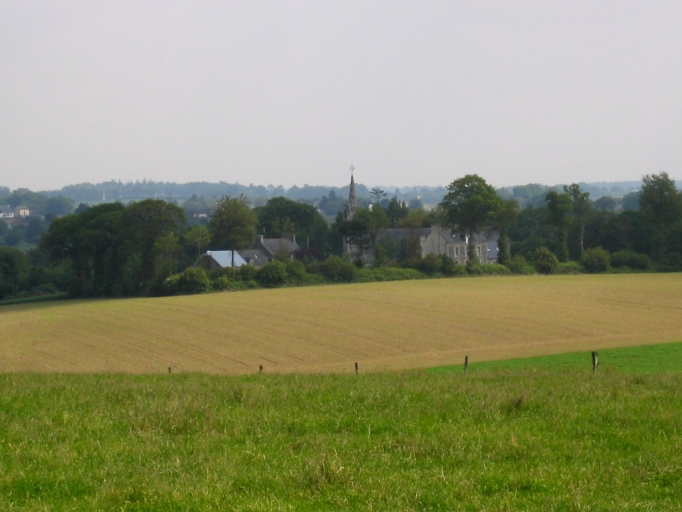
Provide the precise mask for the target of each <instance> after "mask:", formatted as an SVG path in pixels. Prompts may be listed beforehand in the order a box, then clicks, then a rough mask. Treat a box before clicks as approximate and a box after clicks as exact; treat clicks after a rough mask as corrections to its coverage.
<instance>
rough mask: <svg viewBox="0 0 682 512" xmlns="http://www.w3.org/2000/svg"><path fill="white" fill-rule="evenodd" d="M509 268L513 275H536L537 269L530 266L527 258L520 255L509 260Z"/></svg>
mask: <svg viewBox="0 0 682 512" xmlns="http://www.w3.org/2000/svg"><path fill="white" fill-rule="evenodd" d="M507 268H509V270H510V271H511V273H512V274H529V273H530V274H532V273H535V269H534V268H533V267H532V266H531V265H529V264H528V262H527V261H526V258H524V257H523V256H521V255H520V254H516V255H515V256H514V257H513V258H512V259H510V260H509V262H508V263H507Z"/></svg>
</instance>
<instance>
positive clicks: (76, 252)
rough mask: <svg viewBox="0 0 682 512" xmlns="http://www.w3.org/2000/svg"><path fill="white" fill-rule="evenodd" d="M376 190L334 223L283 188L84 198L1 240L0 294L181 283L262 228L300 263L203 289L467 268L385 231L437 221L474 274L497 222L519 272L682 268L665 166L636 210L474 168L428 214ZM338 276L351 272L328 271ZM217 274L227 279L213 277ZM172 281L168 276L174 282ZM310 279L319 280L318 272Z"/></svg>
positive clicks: (676, 206)
mask: <svg viewBox="0 0 682 512" xmlns="http://www.w3.org/2000/svg"><path fill="white" fill-rule="evenodd" d="M369 193H370V199H369V200H368V201H367V202H366V203H365V207H361V208H359V210H358V211H357V213H356V215H355V216H354V218H353V219H352V220H350V221H349V220H346V219H345V217H344V215H343V212H338V213H337V216H336V218H335V220H334V221H333V222H332V223H331V224H330V223H329V222H327V220H326V219H325V217H324V216H323V215H322V214H321V213H320V211H319V210H318V208H316V207H315V206H312V205H310V204H306V203H304V202H297V201H293V200H291V199H288V198H285V197H274V198H272V199H269V200H268V201H267V202H266V203H265V204H264V205H261V206H256V207H253V205H252V204H251V203H250V200H249V199H248V198H246V197H245V196H243V195H240V196H224V197H222V198H221V199H219V200H218V201H216V202H215V203H214V204H213V205H207V207H208V206H212V208H211V216H210V220H208V218H195V217H193V216H188V215H187V211H186V210H183V208H180V207H179V206H178V205H176V204H174V203H172V202H168V201H165V200H161V199H145V200H143V201H139V202H134V203H131V204H129V205H127V206H124V205H123V204H121V203H103V204H100V205H97V206H92V207H87V206H86V205H80V206H79V207H78V208H77V209H76V210H75V211H74V213H68V214H66V215H62V216H58V217H57V216H55V217H54V218H52V219H50V222H49V226H48V227H46V229H45V231H44V232H42V233H41V234H40V236H39V245H38V247H37V248H36V249H33V250H30V251H28V252H25V253H24V252H21V251H19V250H18V249H15V248H7V247H4V248H0V299H2V298H7V297H15V296H21V295H31V294H35V295H39V294H49V293H55V292H58V291H68V292H69V294H70V295H71V296H90V297H96V296H139V295H162V294H167V293H171V292H174V290H175V291H177V289H178V288H177V286H180V285H181V284H182V282H183V281H182V280H181V279H180V277H178V276H182V274H184V271H185V269H187V268H190V267H192V266H193V264H194V263H195V262H196V261H197V260H198V258H199V256H200V255H201V253H202V252H204V251H205V250H206V249H213V250H221V249H228V250H240V249H244V248H246V247H248V246H249V245H250V244H251V243H253V241H254V238H255V236H256V234H263V235H264V236H265V237H268V238H281V237H286V236H289V235H295V236H296V239H297V241H298V243H299V245H300V246H301V249H300V250H299V251H298V252H297V253H296V254H295V258H296V260H297V261H298V263H299V264H300V265H298V266H294V267H291V263H292V262H291V261H290V258H289V255H285V256H283V257H282V258H280V259H281V261H279V262H275V263H278V265H274V264H273V266H272V267H271V268H268V269H266V270H265V271H263V272H262V273H261V274H260V277H259V278H258V279H256V273H255V272H256V270H255V269H251V270H243V275H242V273H238V272H237V271H235V270H233V269H228V270H226V271H225V272H223V275H222V276H219V275H213V276H208V281H206V282H207V283H209V284H207V285H206V286H204V285H201V286H202V287H203V289H206V287H210V286H212V285H211V284H210V282H211V280H212V281H213V282H214V283H216V284H215V287H217V288H219V289H220V288H229V287H228V286H227V282H228V281H230V280H232V281H234V282H242V283H255V282H260V284H262V285H276V284H281V283H284V282H285V281H287V279H289V281H290V282H291V283H296V282H303V281H305V279H308V278H307V277H306V278H305V279H304V276H305V275H319V276H321V277H320V278H321V279H325V280H327V281H330V282H334V281H338V280H348V279H347V278H348V276H349V275H351V278H350V279H351V280H352V279H355V278H358V279H364V280H371V279H373V278H374V277H377V276H379V277H377V278H378V279H384V278H387V277H386V276H389V275H392V276H394V277H396V278H397V277H399V271H398V270H391V271H388V270H386V271H381V272H383V274H382V273H381V272H378V273H375V274H371V275H370V273H368V271H365V272H364V274H363V273H362V272H361V273H360V274H358V275H356V274H353V273H352V272H353V271H352V269H350V267H353V268H355V269H362V267H365V266H367V265H370V266H372V267H374V268H376V269H382V268H384V269H399V268H408V269H413V270H418V271H420V272H422V273H425V274H426V275H428V274H446V275H457V274H462V273H463V272H465V270H457V269H454V268H453V265H454V263H453V262H451V261H447V260H448V259H447V258H438V257H433V255H431V256H427V257H426V258H422V255H421V248H420V246H419V239H418V236H416V237H407V239H406V240H407V241H406V243H405V244H404V246H401V247H396V246H395V244H393V245H392V242H391V240H390V239H387V238H385V237H381V236H380V235H381V233H382V230H384V229H386V228H403V229H404V230H405V231H406V232H408V233H410V232H413V233H417V231H418V229H419V228H422V227H429V226H431V225H432V224H440V225H443V226H451V227H452V228H453V229H456V230H458V231H460V232H465V233H467V234H468V235H469V240H470V246H469V267H470V268H468V269H466V272H469V273H474V274H475V273H477V272H481V271H480V270H477V268H476V263H477V262H476V255H475V253H474V250H473V249H474V248H473V244H472V242H473V238H474V237H473V236H472V235H473V234H474V233H477V232H490V231H496V232H497V233H499V263H500V264H502V265H504V266H505V267H506V269H509V270H510V271H512V272H520V273H528V272H535V271H540V272H555V271H582V270H587V271H602V270H607V269H608V268H610V266H613V267H617V268H621V269H623V268H628V269H635V270H636V269H640V270H644V269H648V270H662V271H678V270H682V196H681V194H680V192H679V191H678V190H677V189H676V186H675V182H674V181H673V180H672V179H670V177H669V176H668V175H667V174H666V173H659V174H650V175H646V176H644V177H643V180H642V184H641V189H640V191H639V193H638V195H637V198H638V209H628V210H626V209H621V210H615V209H613V208H609V207H608V205H606V207H605V205H604V204H603V203H604V202H603V201H602V204H599V202H593V201H592V200H591V199H590V194H589V192H587V191H585V190H583V189H582V188H581V186H580V185H578V184H571V185H567V186H564V187H563V189H562V190H559V191H558V190H549V191H548V192H546V193H545V194H544V201H543V203H542V204H526V206H525V207H524V208H521V207H520V206H519V204H518V202H517V201H516V200H515V199H514V198H508V197H507V198H503V197H502V195H501V194H500V193H499V191H497V190H495V189H494V188H493V187H492V186H491V185H489V184H488V183H486V181H485V180H484V179H483V178H481V177H480V176H477V175H467V176H464V177H462V178H459V179H457V180H454V181H453V182H452V183H451V184H450V185H449V186H448V187H447V189H446V193H445V195H444V196H443V198H442V200H441V201H440V203H438V204H437V205H436V206H435V207H433V208H431V209H429V210H428V211H427V210H425V209H424V208H419V207H417V206H416V205H414V204H413V205H410V204H408V203H406V202H405V201H401V200H399V199H398V198H397V197H396V196H393V197H391V198H390V199H389V198H388V197H387V196H388V195H387V194H386V193H385V191H383V190H381V189H379V188H375V189H372V190H371V191H369ZM344 240H346V241H348V242H350V243H353V244H356V245H357V246H360V247H363V248H365V249H367V253H369V254H372V255H373V257H372V258H371V259H370V260H367V259H359V260H358V261H355V262H348V261H344V260H343V258H340V255H341V254H342V247H343V242H344ZM351 263H354V264H351ZM349 264H350V267H349ZM301 265H302V267H301ZM287 269H288V270H287ZM332 269H337V271H334V270H332ZM339 269H340V270H339ZM349 269H350V270H349ZM261 270H262V269H261ZM202 272H203V271H202ZM258 272H261V271H258ZM335 272H336V273H335ZM344 272H345V274H344ZM191 273H192V272H189V273H188V274H187V276H185V277H186V279H190V274H191ZM289 274H291V275H289ZM339 274H343V275H345V276H346V277H344V278H337V277H333V278H332V277H329V276H337V275H339ZM405 275H406V276H407V274H405ZM410 275H411V276H412V277H414V276H415V274H410ZM173 276H175V277H173ZM287 276H288V277H287ZM352 276H355V277H352ZM358 276H359V277H358ZM363 276H364V277H363ZM371 276H374V277H371ZM382 276H383V277H382ZM195 277H196V276H195ZM220 277H224V279H222V281H220V282H218V281H217V279H218V278H220ZM169 278H173V279H171V284H169V282H168V280H169ZM199 279H200V281H202V282H204V281H203V278H201V276H199ZM310 279H311V280H312V281H311V282H317V278H310ZM297 280H298V281H297ZM173 283H175V284H173ZM178 283H180V284H178ZM173 286H176V288H173ZM187 286H189V288H191V286H190V285H187ZM239 286H249V285H247V284H243V285H239Z"/></svg>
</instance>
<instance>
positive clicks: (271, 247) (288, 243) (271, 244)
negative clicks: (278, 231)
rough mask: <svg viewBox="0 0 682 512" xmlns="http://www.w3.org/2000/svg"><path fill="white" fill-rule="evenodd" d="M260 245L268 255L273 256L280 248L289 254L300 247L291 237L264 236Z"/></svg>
mask: <svg viewBox="0 0 682 512" xmlns="http://www.w3.org/2000/svg"><path fill="white" fill-rule="evenodd" d="M261 245H262V247H263V249H264V250H265V251H266V252H268V253H269V254H270V256H274V255H275V254H277V251H279V250H281V249H282V248H284V249H286V250H287V252H288V253H290V254H291V253H292V252H294V251H298V250H299V249H300V246H299V245H298V244H297V243H296V242H294V241H293V240H292V239H291V238H264V239H263V241H262V242H261Z"/></svg>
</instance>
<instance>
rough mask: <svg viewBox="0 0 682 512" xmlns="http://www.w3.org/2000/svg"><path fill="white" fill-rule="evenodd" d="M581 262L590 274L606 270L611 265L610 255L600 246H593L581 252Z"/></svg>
mask: <svg viewBox="0 0 682 512" xmlns="http://www.w3.org/2000/svg"><path fill="white" fill-rule="evenodd" d="M582 264H583V267H585V270H586V271H587V272H589V273H590V274H599V273H601V272H606V271H607V270H609V268H610V266H611V255H610V254H609V251H607V250H606V249H604V248H602V247H593V248H592V249H587V250H586V251H585V252H584V253H583V257H582Z"/></svg>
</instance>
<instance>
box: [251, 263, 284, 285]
mask: <svg viewBox="0 0 682 512" xmlns="http://www.w3.org/2000/svg"><path fill="white" fill-rule="evenodd" d="M286 278H287V267H286V265H285V264H284V263H282V262H281V261H273V262H272V263H268V264H267V265H263V266H262V267H261V268H260V269H258V273H257V274H256V281H258V282H259V283H260V284H261V285H263V286H278V285H281V284H283V283H284V281H285V280H286Z"/></svg>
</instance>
